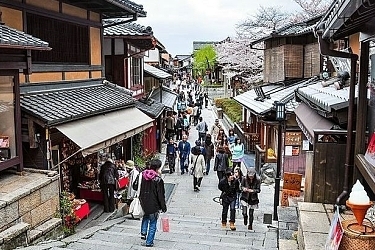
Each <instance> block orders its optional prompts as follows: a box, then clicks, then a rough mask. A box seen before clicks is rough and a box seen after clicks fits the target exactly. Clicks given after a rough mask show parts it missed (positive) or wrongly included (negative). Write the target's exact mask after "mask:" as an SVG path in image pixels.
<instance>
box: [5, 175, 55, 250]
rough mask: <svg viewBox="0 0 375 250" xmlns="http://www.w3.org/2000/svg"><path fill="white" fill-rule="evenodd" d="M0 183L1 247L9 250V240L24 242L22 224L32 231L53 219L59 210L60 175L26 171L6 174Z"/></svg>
mask: <svg viewBox="0 0 375 250" xmlns="http://www.w3.org/2000/svg"><path fill="white" fill-rule="evenodd" d="M0 182H1V186H2V187H1V188H0V194H1V195H0V218H1V219H0V249H6V248H7V247H6V246H5V244H6V243H7V242H8V243H11V242H13V243H16V241H19V240H20V239H21V241H23V236H22V235H23V234H24V233H23V230H18V229H17V228H18V227H19V226H20V225H26V226H25V227H23V228H27V231H29V230H34V229H35V228H37V227H38V226H41V225H42V224H43V223H46V222H47V221H50V220H51V219H54V217H55V215H56V212H57V211H58V209H59V175H58V174H57V172H51V171H43V170H29V171H28V170H26V171H25V172H23V173H22V174H19V173H5V177H3V178H1V179H0ZM55 219H56V218H55ZM57 220H60V219H57ZM54 224H55V225H61V222H60V221H58V222H54ZM21 231H22V232H21ZM21 233H22V234H21ZM26 234H27V232H26ZM1 241H3V242H1ZM21 245H22V244H21Z"/></svg>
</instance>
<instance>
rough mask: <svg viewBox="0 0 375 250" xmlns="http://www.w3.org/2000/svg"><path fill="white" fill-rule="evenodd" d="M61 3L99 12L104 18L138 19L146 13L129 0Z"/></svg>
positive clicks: (69, 1)
mask: <svg viewBox="0 0 375 250" xmlns="http://www.w3.org/2000/svg"><path fill="white" fill-rule="evenodd" d="M63 2H67V3H69V4H71V5H74V6H78V7H80V8H83V9H87V10H92V11H95V12H101V13H102V14H103V16H104V17H105V18H108V17H129V16H130V15H134V14H136V15H137V16H139V17H145V16H146V15H147V12H146V11H144V10H143V5H140V4H137V3H135V2H133V1H129V0H90V1H87V0H85V1H82V0H64V1H63Z"/></svg>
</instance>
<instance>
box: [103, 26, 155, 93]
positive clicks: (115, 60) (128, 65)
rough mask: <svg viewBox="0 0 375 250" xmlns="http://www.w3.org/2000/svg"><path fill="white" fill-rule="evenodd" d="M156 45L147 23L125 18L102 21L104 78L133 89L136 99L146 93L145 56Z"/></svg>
mask: <svg viewBox="0 0 375 250" xmlns="http://www.w3.org/2000/svg"><path fill="white" fill-rule="evenodd" d="M130 21H131V20H130ZM156 44H157V43H156V39H155V37H154V36H153V32H152V28H151V27H150V26H148V27H145V26H142V25H139V24H137V23H135V22H129V20H127V19H107V20H104V44H103V46H104V56H105V72H106V74H105V75H106V78H107V79H110V80H111V81H113V82H114V83H116V84H118V85H119V86H123V87H125V88H128V89H130V90H132V91H133V96H134V97H135V98H137V99H139V98H141V97H142V96H143V95H144V94H145V88H144V70H143V67H144V56H145V53H147V52H148V51H149V50H152V49H155V46H156Z"/></svg>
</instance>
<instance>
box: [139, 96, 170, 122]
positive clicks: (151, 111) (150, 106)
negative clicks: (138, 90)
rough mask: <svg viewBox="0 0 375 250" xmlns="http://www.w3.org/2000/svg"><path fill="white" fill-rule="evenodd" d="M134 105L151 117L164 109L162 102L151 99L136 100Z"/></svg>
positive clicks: (154, 116) (157, 115)
mask: <svg viewBox="0 0 375 250" xmlns="http://www.w3.org/2000/svg"><path fill="white" fill-rule="evenodd" d="M135 106H136V107H137V108H138V109H139V110H141V111H142V112H143V113H145V114H146V115H148V116H150V117H151V118H157V117H159V116H160V114H161V113H162V112H163V110H164V104H162V103H160V102H157V101H155V100H153V99H148V100H138V101H136V102H135Z"/></svg>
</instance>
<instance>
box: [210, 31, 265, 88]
mask: <svg viewBox="0 0 375 250" xmlns="http://www.w3.org/2000/svg"><path fill="white" fill-rule="evenodd" d="M250 41H251V40H250V39H247V38H242V39H241V38H230V37H228V38H227V39H225V40H224V41H223V42H221V43H219V44H216V45H215V50H216V53H217V63H218V64H219V65H220V66H222V67H223V70H224V72H226V73H227V74H228V75H232V76H233V75H236V74H238V75H242V76H243V78H244V79H245V80H246V81H247V82H248V83H255V82H259V81H261V80H262V79H263V74H262V72H263V50H258V49H252V48H251V47H250Z"/></svg>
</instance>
